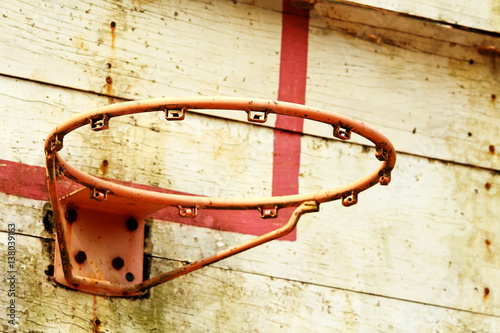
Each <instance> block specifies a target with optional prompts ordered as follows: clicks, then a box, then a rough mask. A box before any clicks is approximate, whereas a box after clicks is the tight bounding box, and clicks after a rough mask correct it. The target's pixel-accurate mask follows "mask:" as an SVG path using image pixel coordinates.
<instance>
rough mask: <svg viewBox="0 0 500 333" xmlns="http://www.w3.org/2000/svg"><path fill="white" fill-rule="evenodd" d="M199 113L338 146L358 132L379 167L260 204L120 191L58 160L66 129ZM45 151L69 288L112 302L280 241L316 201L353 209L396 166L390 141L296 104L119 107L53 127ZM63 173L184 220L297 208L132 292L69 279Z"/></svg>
mask: <svg viewBox="0 0 500 333" xmlns="http://www.w3.org/2000/svg"><path fill="white" fill-rule="evenodd" d="M202 109H203V110H217V109H223V110H234V111H244V112H246V113H247V114H248V120H249V121H250V122H256V123H263V122H266V121H267V119H268V115H269V114H271V113H275V114H281V115H288V116H293V117H300V118H304V119H311V120H315V121H319V122H323V123H327V124H330V125H331V126H332V127H333V136H334V137H336V138H338V139H340V140H344V141H345V140H349V139H350V136H351V133H356V134H358V135H360V136H363V137H364V138H366V139H368V140H369V141H371V142H372V143H373V144H374V145H375V148H376V154H375V157H376V158H377V159H378V160H380V161H381V164H380V166H379V168H377V169H376V170H374V171H373V172H372V173H370V174H368V175H367V176H365V177H363V178H362V179H359V180H358V181H355V182H352V183H350V184H347V185H344V186H340V187H337V188H333V189H328V190H323V191H318V192H314V193H306V194H296V195H287V196H275V197H264V198H215V197H202V196H188V195H178V194H167V193H160V192H154V191H146V190H140V189H135V188H130V187H127V186H123V185H119V184H116V183H112V182H110V181H107V180H103V179H100V178H97V177H94V176H91V175H88V174H86V173H83V172H81V171H80V170H78V169H76V168H74V167H72V166H70V165H69V164H68V163H66V161H65V160H64V159H63V158H62V157H61V156H60V155H59V154H58V152H59V151H60V150H61V149H62V148H63V141H64V137H65V136H66V135H67V134H69V133H70V132H71V131H73V130H75V129H77V128H80V127H82V126H85V125H87V124H90V127H91V129H92V130H94V131H100V130H106V129H107V128H108V127H109V123H110V121H111V120H112V119H113V118H114V117H119V116H124V115H130V114H136V113H142V112H155V111H161V112H165V117H166V119H167V120H170V121H179V120H183V119H184V118H185V116H186V114H187V112H188V111H189V110H202ZM45 153H46V166H47V186H48V191H49V196H50V201H51V205H52V207H53V212H54V219H55V221H56V235H57V242H58V249H59V251H60V260H61V263H62V269H63V272H64V278H65V279H66V280H67V281H68V282H69V283H70V284H72V285H74V287H75V289H78V288H79V286H85V288H84V289H85V291H89V290H90V292H92V293H94V294H100V295H111V296H131V295H138V294H140V293H141V292H142V291H144V290H146V289H148V288H150V287H152V286H155V285H157V284H160V283H163V282H166V281H169V280H172V279H173V278H176V277H178V276H181V275H184V274H186V273H188V272H191V271H194V270H196V269H199V268H202V267H204V266H206V265H209V264H211V263H214V262H217V261H219V260H222V259H224V258H227V257H229V256H232V255H234V254H237V253H240V252H242V251H245V250H247V249H250V248H252V247H255V246H258V245H260V244H263V243H265V242H268V241H271V240H273V239H277V238H279V237H282V236H285V235H286V234H288V233H290V232H291V231H292V230H293V229H294V228H295V226H296V225H297V223H298V221H299V219H300V216H302V214H304V213H308V212H315V211H318V210H319V204H321V203H324V202H328V201H333V200H338V199H341V200H342V204H343V205H344V206H351V205H353V204H355V203H357V196H358V194H359V193H360V192H362V191H364V190H366V189H368V188H370V187H372V186H374V185H376V184H377V183H380V184H381V185H387V184H389V182H390V177H391V171H392V169H393V168H394V165H395V162H396V153H395V150H394V147H393V145H392V144H391V142H390V141H389V140H388V139H387V138H386V137H385V136H384V135H383V134H381V133H380V132H378V131H376V130H375V129H373V128H371V127H370V126H368V125H366V124H364V123H363V122H360V121H358V120H355V119H352V118H349V117H346V116H343V115H340V114H336V113H333V112H329V111H325V110H322V109H319V108H313V107H308V106H304V105H300V104H292V103H286V102H280V101H270V100H260V99H242V98H220V97H190V98H168V99H149V100H143V101H132V102H126V103H118V104H113V105H109V106H105V107H101V108H97V109H94V110H90V111H88V112H84V113H81V114H78V115H76V116H74V117H72V118H70V119H68V120H66V121H64V122H62V123H61V124H59V125H58V126H57V127H56V128H55V129H54V130H53V131H52V132H51V133H50V134H49V136H48V138H47V140H46V142H45ZM61 175H64V176H66V177H67V178H69V179H71V180H73V181H75V182H77V183H79V184H81V185H83V186H85V187H87V188H89V189H90V190H91V193H93V194H92V195H93V196H94V199H96V200H104V199H106V197H107V196H108V195H111V196H117V197H123V198H128V199H132V200H137V201H140V202H144V203H150V204H155V205H161V206H175V207H178V208H179V213H180V214H181V215H182V216H186V217H192V216H195V215H196V212H197V210H198V209H258V210H259V212H260V214H261V217H263V218H272V217H275V216H276V215H277V211H278V209H280V208H284V207H296V209H295V211H294V213H293V214H292V216H291V217H290V220H289V222H288V223H287V224H286V225H285V226H283V227H281V228H278V229H276V230H274V231H271V232H269V233H267V234H265V235H262V236H259V237H256V238H254V239H252V240H250V241H248V242H245V243H242V244H239V245H237V246H234V247H230V248H228V249H226V250H224V251H221V252H219V253H217V254H215V255H213V256H210V257H207V258H204V259H201V260H199V261H196V262H194V263H191V264H188V265H185V266H183V267H180V268H178V269H174V270H172V271H170V272H167V273H164V274H161V275H160V276H157V277H155V278H152V279H149V280H146V281H143V282H140V283H136V284H134V285H132V286H131V285H126V284H118V283H113V282H110V281H103V280H96V279H90V278H86V277H82V276H75V275H74V274H73V273H72V264H71V260H70V255H69V251H68V246H69V244H68V234H67V233H68V231H67V230H66V229H65V227H64V220H63V219H64V214H63V212H62V207H61V203H60V198H59V195H58V191H57V186H56V182H57V179H58V177H59V176H61Z"/></svg>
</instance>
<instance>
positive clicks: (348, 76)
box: [0, 0, 500, 170]
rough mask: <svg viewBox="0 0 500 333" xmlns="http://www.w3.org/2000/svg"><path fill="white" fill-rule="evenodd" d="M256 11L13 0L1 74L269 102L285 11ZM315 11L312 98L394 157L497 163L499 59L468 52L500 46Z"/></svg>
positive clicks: (309, 126) (120, 93)
mask: <svg viewBox="0 0 500 333" xmlns="http://www.w3.org/2000/svg"><path fill="white" fill-rule="evenodd" d="M278 3H279V2H278ZM259 5H262V4H260V3H256V5H254V4H245V3H239V2H238V3H236V4H234V3H233V2H231V1H216V2H209V3H205V2H203V1H187V0H185V1H180V2H179V3H176V4H163V3H161V4H160V3H154V2H142V3H140V4H138V3H135V2H125V3H120V4H118V3H115V2H113V1H110V2H107V1H102V2H99V3H95V4H92V5H91V4H88V3H86V2H81V3H80V2H75V3H72V4H71V5H70V4H68V3H66V2H64V3H59V2H57V1H55V0H54V1H51V2H44V3H43V4H37V3H33V4H31V3H30V4H27V3H24V2H20V1H19V2H14V3H9V4H8V5H6V8H5V9H4V11H5V14H4V17H3V21H2V24H1V25H0V32H1V33H2V34H3V35H4V36H7V37H6V41H5V43H4V45H5V46H4V47H3V48H2V49H1V50H0V57H1V58H2V59H3V61H2V62H1V63H0V73H3V74H6V75H12V76H17V77H23V78H27V79H29V80H37V81H42V82H46V83H50V84H54V85H62V86H67V87H71V88H74V89H81V90H85V91H92V92H98V93H102V94H107V95H111V96H116V97H120V98H127V99H138V98H148V97H161V96H174V95H175V96H177V95H184V96H185V95H198V94H202V95H230V96H243V97H259V98H270V99H272V98H276V97H277V90H278V79H279V78H278V76H279V70H278V69H279V59H280V38H281V15H280V13H279V8H280V7H279V5H277V4H276V1H272V2H270V3H269V4H267V5H265V6H264V5H263V6H264V7H265V8H261V7H258V6H259ZM317 8H318V9H317V12H318V14H319V16H318V14H313V16H314V15H316V16H314V18H312V19H311V23H310V31H309V35H310V36H309V46H308V49H309V53H308V59H309V61H308V82H307V94H306V103H307V104H309V105H313V106H318V107H322V108H326V109H328V110H331V111H335V112H339V113H343V114H347V115H350V116H352V117H355V118H358V119H360V120H363V121H366V122H367V123H369V124H371V125H373V126H375V127H376V128H377V129H379V130H381V131H382V132H384V133H386V134H387V135H388V136H389V138H390V139H391V140H392V141H393V142H394V144H395V146H396V148H397V149H398V150H399V151H401V152H406V153H410V154H414V155H420V156H427V157H432V158H436V159H441V160H446V161H452V162H458V163H466V164H470V165H476V166H480V167H485V168H491V169H495V170H499V169H500V160H499V157H498V153H496V154H490V151H489V147H490V146H494V147H495V146H499V145H500V143H499V142H498V136H497V135H496V133H498V131H499V130H500V129H499V126H498V124H499V123H500V121H499V119H498V117H499V116H498V114H499V113H498V105H497V104H498V102H497V101H496V96H500V87H499V80H498V75H497V74H498V73H497V69H496V68H497V60H496V58H495V57H491V56H485V55H480V54H478V53H477V50H476V47H477V46H480V45H483V46H496V47H497V48H499V47H500V42H499V41H498V38H496V37H492V36H485V35H481V34H478V33H473V32H467V31H461V30H456V29H449V28H445V27H441V26H437V25H433V24H429V23H426V22H420V21H416V20H412V19H410V18H408V17H401V16H398V15H391V14H387V13H379V12H376V11H373V10H366V9H363V8H358V7H356V6H354V7H353V6H348V5H345V4H338V5H335V6H333V7H332V5H331V4H328V3H325V2H322V3H320V4H318V5H317ZM176 13H177V15H176ZM111 22H115V24H116V25H115V27H114V28H111V26H110V24H111ZM202 35H203V41H202V42H199V41H198V37H199V36H202ZM19 40H23V41H25V42H26V43H23V44H22V45H21V46H19V43H18V41H19ZM25 45H29V47H26V46H25ZM14 54H15V55H16V56H15V57H14V56H13V55H14ZM31 59H36V61H32V60H31ZM221 59H226V60H227V61H224V60H222V62H221ZM471 61H472V64H471V63H470V62H471ZM107 77H109V78H111V83H106V78H107ZM381 94H382V95H383V98H381V97H380V96H381ZM84 109H88V107H87V105H86V104H82V105H81V106H79V108H78V110H79V111H80V110H84ZM218 114H219V115H221V116H226V117H230V118H234V117H235V114H234V113H230V114H224V113H218ZM385 114H389V115H390V116H385ZM380 115H384V116H380ZM236 118H237V119H239V120H244V119H245V115H244V114H241V115H240V116H239V117H236ZM274 121H275V120H274V118H272V119H270V120H269V121H268V126H274ZM304 132H305V133H307V134H312V135H320V136H324V137H327V138H331V128H330V127H328V126H326V127H323V126H319V125H317V124H314V123H312V122H306V124H305V127H304ZM497 150H498V149H497Z"/></svg>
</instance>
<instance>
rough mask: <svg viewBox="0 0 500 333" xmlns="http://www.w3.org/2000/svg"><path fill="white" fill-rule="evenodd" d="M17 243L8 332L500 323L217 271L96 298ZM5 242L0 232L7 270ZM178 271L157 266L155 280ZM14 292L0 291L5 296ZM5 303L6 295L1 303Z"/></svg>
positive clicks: (40, 251) (34, 248)
mask: <svg viewBox="0 0 500 333" xmlns="http://www.w3.org/2000/svg"><path fill="white" fill-rule="evenodd" d="M10 222H14V223H16V224H19V225H20V223H18V222H20V221H19V220H15V221H10ZM15 237H16V253H17V261H16V265H17V267H18V270H17V274H16V284H15V288H16V293H17V294H16V297H15V298H13V299H15V301H16V306H17V308H16V315H17V317H16V325H17V326H16V327H12V326H11V325H10V324H9V323H7V322H6V321H2V324H1V325H2V331H4V332H14V331H16V332H68V331H71V332H90V331H94V332H97V331H98V332H117V331H127V332H149V331H189V332H229V331H238V332H255V331H258V332H290V331H293V332H305V331H311V332H321V331H329V332H345V331H349V332H366V331H367V330H369V331H375V332H428V331H444V332H451V331H456V330H460V331H475V332H492V331H493V330H494V328H495V327H497V326H498V325H499V324H500V321H499V318H498V317H492V316H487V315H481V314H473V313H470V312H463V311H456V310H452V309H445V308H439V307H432V306H427V305H423V304H416V303H411V302H405V301H401V300H395V299H388V298H383V297H376V296H371V295H364V294H361V293H356V292H351V291H345V290H339V289H333V288H328V287H324V286H319V285H310V284H306V283H301V282H296V281H289V280H281V279H275V278H270V277H266V276H261V275H253V274H247V273H241V272H234V271H228V270H224V269H218V268H205V269H203V270H201V271H198V272H196V273H193V274H191V275H188V276H185V277H182V278H179V279H176V280H173V281H171V282H170V283H167V284H165V285H162V286H160V287H157V288H154V289H152V291H151V293H150V295H149V297H145V298H140V299H132V300H131V299H119V298H113V299H111V298H107V297H98V296H92V295H88V294H84V293H80V292H75V291H73V290H69V289H66V288H63V287H60V286H59V285H57V284H55V283H54V282H53V281H52V280H51V278H50V277H49V276H47V274H46V273H45V272H44V270H45V269H46V267H47V265H49V264H50V259H49V254H48V252H47V249H48V248H50V247H51V246H53V241H52V240H47V239H40V238H33V237H28V236H25V235H19V234H18V235H16V236H15ZM6 238H7V234H6V233H4V232H0V259H1V260H2V262H3V263H5V262H6V260H7V259H6V253H7V251H6V248H7V246H6V245H5V244H6ZM172 264H174V265H175V263H172V262H169V261H167V260H163V259H153V267H154V272H152V273H153V274H154V273H157V271H158V270H160V271H161V270H165V269H167V268H168V267H169V266H172ZM2 275H3V274H2ZM8 288H9V287H8V285H7V284H6V283H5V282H2V283H1V284H0V290H1V292H2V294H3V295H6V294H7V292H8ZM7 302H10V299H9V298H7V297H5V296H4V297H2V298H1V301H0V304H1V305H2V307H3V308H4V306H6V305H7Z"/></svg>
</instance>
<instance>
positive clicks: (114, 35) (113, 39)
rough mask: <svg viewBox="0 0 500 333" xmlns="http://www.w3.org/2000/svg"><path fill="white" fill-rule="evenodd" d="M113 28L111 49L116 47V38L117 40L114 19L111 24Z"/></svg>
mask: <svg viewBox="0 0 500 333" xmlns="http://www.w3.org/2000/svg"><path fill="white" fill-rule="evenodd" d="M109 26H110V28H111V49H112V50H114V49H115V40H116V22H115V21H113V22H111V23H110V24H109Z"/></svg>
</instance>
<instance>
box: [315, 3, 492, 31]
mask: <svg viewBox="0 0 500 333" xmlns="http://www.w3.org/2000/svg"><path fill="white" fill-rule="evenodd" d="M319 2H320V3H321V2H323V3H332V2H341V3H346V4H352V5H354V6H367V7H370V8H378V9H381V10H388V11H394V12H397V13H401V14H409V15H413V16H417V17H421V18H424V19H429V20H434V21H438V22H443V23H449V24H452V25H458V26H462V27H464V28H465V29H467V28H473V29H479V30H485V31H489V32H494V33H499V32H500V24H499V23H498V22H499V21H500V7H499V6H498V4H497V3H496V2H495V1H481V0H480V1H476V2H470V1H466V0H461V1H452V0H439V1H432V0H412V1H388V0H355V1H344V0H340V1H331V0H320V1H319Z"/></svg>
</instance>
